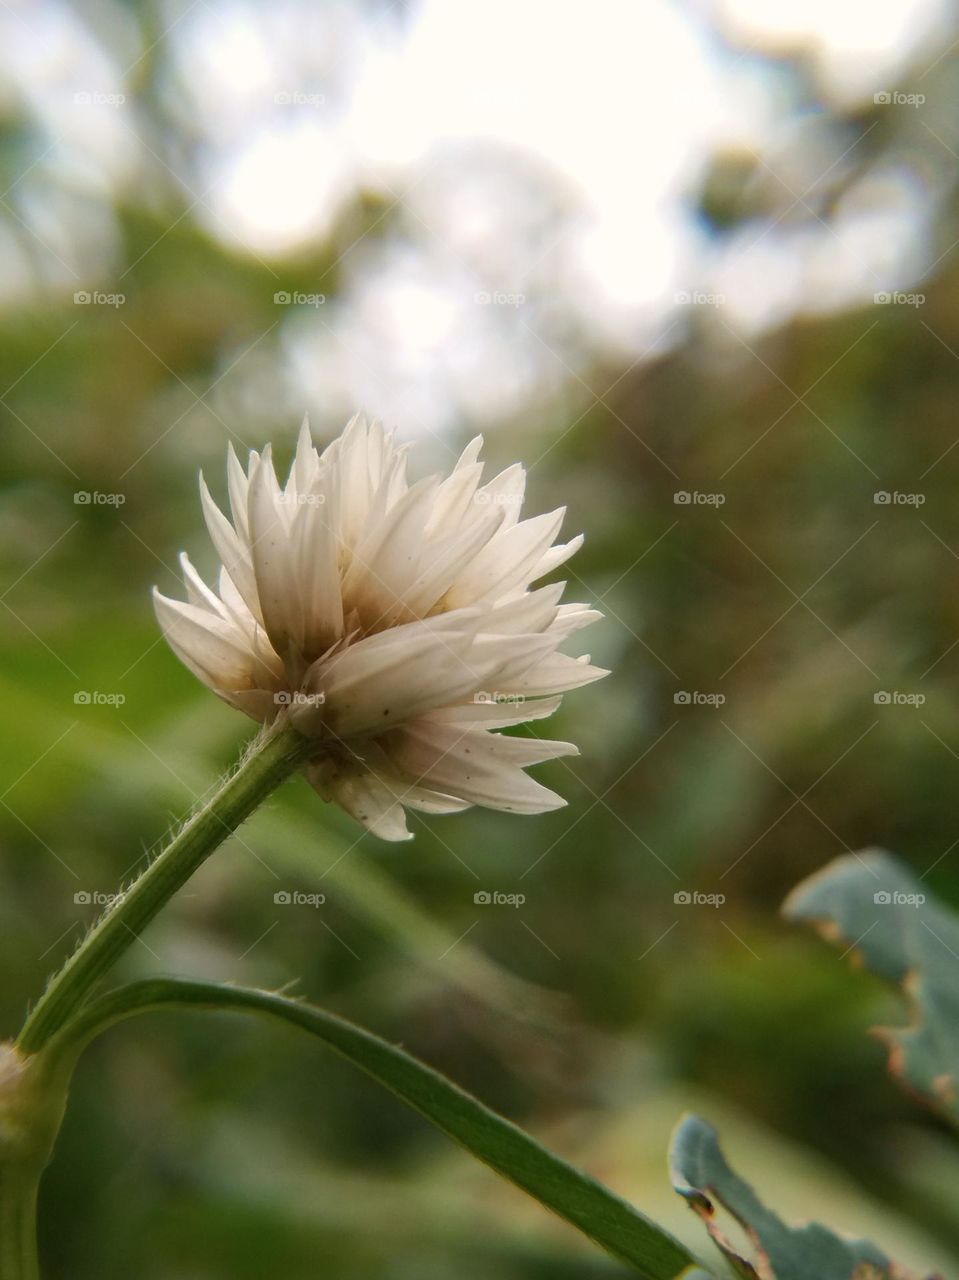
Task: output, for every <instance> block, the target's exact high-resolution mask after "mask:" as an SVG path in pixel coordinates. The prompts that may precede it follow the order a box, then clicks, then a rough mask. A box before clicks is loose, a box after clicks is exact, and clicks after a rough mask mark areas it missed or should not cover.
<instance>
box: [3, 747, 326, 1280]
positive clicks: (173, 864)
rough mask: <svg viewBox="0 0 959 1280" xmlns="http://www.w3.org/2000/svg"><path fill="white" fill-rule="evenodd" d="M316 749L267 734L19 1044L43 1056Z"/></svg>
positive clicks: (72, 969) (59, 980) (129, 895)
mask: <svg viewBox="0 0 959 1280" xmlns="http://www.w3.org/2000/svg"><path fill="white" fill-rule="evenodd" d="M310 750H311V744H310V741H309V739H307V738H304V737H302V736H301V735H300V734H298V733H297V732H296V731H295V730H293V729H288V728H283V729H271V730H267V731H266V732H265V733H263V734H261V735H260V737H259V738H257V739H256V740H255V741H254V743H253V745H252V747H251V748H250V750H249V752H248V753H247V755H246V756H245V757H244V759H243V760H242V761H241V763H240V765H239V767H238V768H237V770H236V771H235V772H234V773H233V774H231V775H230V777H228V778H227V779H226V780H225V781H224V782H223V783H221V785H220V786H219V787H218V789H217V790H216V792H215V793H214V794H213V796H212V797H211V798H210V799H209V800H208V801H206V802H205V803H204V804H202V805H201V806H200V807H199V808H198V809H197V810H196V811H195V812H194V813H193V815H192V816H191V817H190V818H189V820H188V821H187V822H186V823H185V824H184V826H183V827H181V828H180V830H179V831H178V832H177V834H176V835H175V836H174V837H173V839H172V840H171V841H170V843H169V844H168V845H167V846H166V848H165V849H164V850H163V851H162V853H160V854H159V855H158V856H157V857H156V858H155V859H154V861H153V862H151V863H150V865H149V866H148V867H147V869H146V870H145V871H144V872H142V874H141V875H140V877H139V878H138V879H137V880H136V881H134V883H133V885H132V886H131V888H129V889H128V890H127V891H126V892H125V893H124V894H123V896H122V897H121V898H119V899H118V900H117V901H116V902H115V903H114V904H113V905H112V906H111V907H110V908H109V910H108V911H107V912H106V913H105V915H103V916H102V917H101V918H100V920H99V921H98V922H97V924H96V925H95V926H94V927H93V929H92V930H91V931H90V932H89V933H88V934H87V936H86V937H85V938H84V940H83V942H82V943H81V944H80V946H79V947H78V948H77V950H76V951H75V952H74V953H73V955H72V956H71V957H70V959H69V960H68V961H67V962H66V964H65V965H64V966H63V968H62V969H61V970H60V972H59V973H58V974H57V975H56V976H55V977H54V978H53V979H52V980H51V982H50V984H49V986H48V987H47V989H46V991H45V992H44V993H43V995H42V996H41V997H40V999H39V1000H38V1002H37V1004H36V1006H35V1007H34V1009H33V1011H32V1013H31V1014H30V1016H29V1018H28V1019H27V1021H26V1022H25V1024H24V1026H23V1030H22V1031H21V1032H20V1037H19V1039H18V1040H17V1045H18V1047H19V1048H20V1049H21V1050H22V1051H23V1052H24V1053H37V1052H38V1051H39V1050H40V1049H42V1048H43V1046H44V1045H45V1044H46V1043H47V1041H48V1040H49V1039H50V1037H51V1036H52V1035H53V1034H54V1033H55V1032H56V1031H58V1030H59V1029H60V1027H62V1026H63V1024H64V1023H65V1022H66V1021H67V1019H68V1018H69V1017H70V1016H71V1014H73V1013H74V1012H75V1011H76V1010H77V1009H78V1008H79V1006H80V1004H81V1003H82V1001H83V1000H84V999H85V998H86V996H87V995H88V994H89V992H90V988H91V987H92V986H93V985H94V983H95V982H96V981H97V980H98V979H99V978H100V977H101V976H102V975H103V974H104V973H105V972H106V971H107V970H108V969H109V968H110V967H111V965H113V964H114V962H115V961H116V960H117V959H118V957H119V956H121V955H122V954H123V952H124V951H125V950H126V949H127V948H128V947H129V946H130V945H131V944H132V943H133V942H134V941H135V940H136V938H137V937H138V935H139V934H140V933H141V932H142V930H143V929H144V928H145V927H146V926H147V925H148V924H149V923H150V921H151V920H152V919H153V917H154V916H155V915H156V914H157V912H158V911H159V910H160V909H161V907H163V906H164V905H165V903H167V902H168V901H169V900H170V898H171V897H172V896H173V895H174V894H175V893H176V891H177V890H178V889H179V888H180V887H181V886H182V885H183V884H185V883H186V881H187V880H188V879H189V878H190V876H191V875H192V874H193V873H194V871H196V869H197V868H198V867H199V866H200V865H201V864H202V863H203V862H204V861H205V860H206V859H207V858H208V857H209V856H210V854H211V853H212V852H213V851H214V849H216V848H217V846H218V845H220V844H222V843H223V841H224V840H225V839H226V838H227V836H229V835H231V834H232V833H233V832H234V831H235V830H236V828H237V827H238V826H239V825H240V824H241V823H242V822H243V821H244V819H246V818H248V817H249V815H250V814H251V813H252V812H253V811H254V809H256V808H257V806H258V805H259V804H261V803H262V802H263V801H264V800H265V799H266V797H267V796H268V795H269V794H270V793H271V792H272V791H273V790H274V789H275V788H276V787H277V786H279V784H280V783H281V782H282V781H283V780H284V779H285V778H287V777H289V776H290V774H292V773H294V772H295V771H296V769H297V768H299V766H300V765H301V764H302V763H303V762H304V760H306V758H307V757H308V755H309V753H310ZM0 1280H6V1273H5V1272H0Z"/></svg>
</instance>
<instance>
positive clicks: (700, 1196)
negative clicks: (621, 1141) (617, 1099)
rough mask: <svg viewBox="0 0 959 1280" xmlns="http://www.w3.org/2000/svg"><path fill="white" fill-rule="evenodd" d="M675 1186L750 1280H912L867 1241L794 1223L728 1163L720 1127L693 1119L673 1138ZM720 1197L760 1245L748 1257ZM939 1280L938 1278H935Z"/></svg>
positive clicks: (737, 1270) (734, 1266)
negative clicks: (722, 1223) (721, 1212)
mask: <svg viewBox="0 0 959 1280" xmlns="http://www.w3.org/2000/svg"><path fill="white" fill-rule="evenodd" d="M670 1166H671V1170H672V1178H673V1186H674V1187H675V1188H676V1190H677V1191H678V1192H679V1194H680V1195H681V1196H683V1197H684V1198H685V1199H686V1201H687V1202H688V1203H689V1205H690V1206H691V1207H692V1208H693V1209H694V1210H695V1212H696V1213H698V1214H699V1216H700V1217H701V1218H702V1219H703V1221H704V1222H705V1223H706V1227H707V1230H708V1231H709V1234H710V1235H711V1236H712V1238H713V1240H714V1241H715V1243H716V1245H717V1246H718V1248H719V1249H720V1250H721V1252H722V1253H723V1255H724V1256H725V1258H726V1259H727V1261H728V1262H729V1265H730V1268H731V1270H732V1271H733V1272H734V1273H735V1274H736V1275H737V1276H745V1277H747V1280H908V1273H907V1272H905V1271H904V1270H902V1269H901V1268H900V1267H897V1266H896V1265H895V1263H892V1262H890V1261H889V1259H888V1258H887V1257H886V1256H885V1254H884V1253H883V1252H882V1251H881V1250H880V1249H878V1248H876V1246H875V1245H873V1244H870V1243H869V1242H868V1241H865V1240H844V1239H842V1238H841V1237H840V1236H837V1235H835V1234H834V1233H833V1232H832V1231H830V1230H828V1228H826V1227H823V1226H820V1225H819V1223H817V1222H811V1223H808V1224H806V1225H805V1226H802V1227H787V1226H786V1225H785V1223H784V1222H782V1220H781V1219H780V1218H778V1217H777V1216H776V1214H774V1213H773V1212H772V1211H771V1210H769V1209H767V1208H766V1206H765V1205H764V1204H763V1203H762V1201H761V1200H760V1199H759V1197H758V1196H757V1195H756V1193H755V1192H754V1191H753V1189H752V1187H750V1186H749V1184H748V1183H746V1182H743V1180H742V1179H741V1178H740V1177H739V1176H738V1175H737V1174H735V1173H734V1172H733V1170H732V1169H731V1168H730V1167H729V1165H728V1164H727V1163H726V1158H725V1156H724V1155H723V1153H722V1151H721V1149H720V1146H719V1139H718V1137H717V1135H716V1131H715V1129H713V1128H712V1126H711V1125H708V1124H706V1122H705V1121H704V1120H700V1119H699V1117H698V1116H685V1117H684V1118H683V1119H682V1120H681V1121H680V1123H679V1125H678V1127H677V1129H676V1132H675V1134H674V1135H673V1142H672V1151H671V1154H670ZM714 1202H718V1203H719V1204H720V1205H722V1206H723V1207H724V1208H725V1209H727V1210H728V1211H729V1212H730V1213H731V1214H732V1215H733V1217H734V1218H735V1219H736V1220H737V1222H739V1223H740V1225H741V1226H742V1227H743V1228H744V1229H745V1231H746V1234H747V1235H748V1237H749V1239H750V1241H751V1242H752V1245H753V1251H754V1256H753V1258H752V1259H747V1258H745V1257H743V1255H742V1254H741V1253H739V1252H738V1251H737V1249H736V1248H735V1247H734V1246H733V1244H732V1243H731V1241H730V1240H729V1239H728V1238H727V1236H726V1235H725V1234H724V1232H723V1231H722V1230H721V1228H720V1227H719V1226H718V1225H717V1222H716V1209H715V1205H714ZM930 1280H931V1278H930Z"/></svg>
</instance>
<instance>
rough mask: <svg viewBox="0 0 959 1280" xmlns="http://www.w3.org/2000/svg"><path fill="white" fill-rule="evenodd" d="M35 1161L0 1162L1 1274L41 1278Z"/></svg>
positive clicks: (18, 1279)
mask: <svg viewBox="0 0 959 1280" xmlns="http://www.w3.org/2000/svg"><path fill="white" fill-rule="evenodd" d="M39 1181H40V1170H39V1169H38V1168H36V1167H35V1166H34V1165H32V1164H31V1165H29V1166H26V1167H24V1166H21V1165H19V1164H0V1277H2V1278H3V1280H38V1277H39V1275H40V1271H39V1267H38V1264H37V1228H36V1220H37V1186H38V1184H39Z"/></svg>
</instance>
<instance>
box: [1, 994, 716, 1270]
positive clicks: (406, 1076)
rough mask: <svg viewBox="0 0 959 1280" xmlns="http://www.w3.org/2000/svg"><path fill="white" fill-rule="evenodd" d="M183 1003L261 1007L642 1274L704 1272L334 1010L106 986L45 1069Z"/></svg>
mask: <svg viewBox="0 0 959 1280" xmlns="http://www.w3.org/2000/svg"><path fill="white" fill-rule="evenodd" d="M191 1007H192V1008H194V1009H207V1010H213V1011H222V1010H236V1011H237V1012H241V1013H254V1014H261V1015H266V1016H268V1017H272V1018H274V1019H276V1020H278V1021H281V1022H286V1023H289V1024H291V1025H292V1026H294V1027H298V1028H299V1029H300V1030H301V1031H307V1032H309V1033H310V1034H311V1035H314V1036H316V1037H317V1038H318V1039H319V1040H321V1041H322V1042H323V1043H324V1044H326V1046H327V1047H328V1048H330V1049H332V1050H333V1051H334V1052H336V1053H338V1054H339V1055H340V1056H341V1057H342V1058H345V1059H346V1060H347V1061H349V1062H352V1063H353V1064H354V1066H357V1067H359V1068H360V1069H361V1070H362V1071H365V1072H366V1074H367V1075H369V1076H371V1077H372V1078H373V1079H374V1080H377V1081H378V1082H379V1083H380V1084H382V1085H384V1086H385V1087H386V1088H387V1089H390V1090H391V1091H392V1092H393V1093H394V1094H395V1095H396V1096H397V1097H398V1098H400V1099H402V1101H403V1102H405V1103H406V1104H407V1105H408V1106H410V1107H412V1108H413V1109H414V1110H416V1111H418V1112H419V1113H420V1115H422V1116H424V1117H425V1118H426V1119H427V1120H429V1121H430V1122H431V1123H432V1124H434V1125H435V1126H436V1127H437V1128H438V1129H440V1130H442V1132H443V1133H445V1134H447V1135H448V1136H449V1137H450V1138H452V1139H453V1140H454V1141H455V1142H458V1143H459V1144H460V1145H461V1146H462V1147H465V1148H466V1150H467V1151H469V1152H470V1153H471V1154H472V1155H474V1156H475V1157H476V1158H477V1159H479V1160H482V1161H483V1162H484V1163H485V1164H487V1165H489V1167H490V1168H491V1169H494V1170H495V1171H496V1172H497V1173H499V1174H500V1175H501V1176H502V1177H504V1178H508V1179H509V1180H510V1181H511V1182H512V1183H513V1184H514V1185H515V1186H517V1187H520V1188H522V1190H523V1191H526V1192H527V1193H528V1194H529V1195H531V1196H534V1197H535V1198H536V1199H537V1200H539V1201H540V1203H541V1204H543V1205H545V1206H546V1207H547V1208H549V1209H551V1210H552V1211H553V1212H554V1213H557V1214H559V1216H560V1217H561V1218H564V1219H565V1220H566V1221H567V1222H569V1223H571V1224H572V1225H573V1226H574V1227H576V1228H577V1229H578V1230H580V1231H582V1232H583V1233H584V1234H585V1235H587V1236H588V1237H589V1238H590V1239H592V1240H594V1241H595V1242H596V1243H597V1244H598V1245H600V1246H601V1247H602V1248H603V1249H605V1250H606V1251H607V1252H608V1253H610V1254H611V1255H612V1256H613V1257H615V1258H617V1259H618V1260H619V1261H620V1262H625V1263H627V1264H628V1265H630V1266H631V1267H632V1268H633V1269H634V1271H637V1272H638V1273H639V1275H640V1276H641V1277H643V1278H644V1280H712V1277H710V1276H709V1274H708V1273H707V1272H705V1271H703V1270H701V1269H700V1268H699V1267H698V1266H697V1264H696V1259H695V1258H694V1257H693V1255H692V1254H691V1253H690V1252H689V1251H688V1249H686V1248H685V1246H684V1245H682V1244H680V1242H679V1241H678V1240H675V1239H674V1238H673V1237H672V1236H671V1235H670V1234H669V1233H668V1232H666V1231H664V1230H663V1228H662V1227H660V1226H658V1225H657V1224H656V1223H655V1222H653V1221H651V1220H650V1219H649V1218H647V1217H646V1216H645V1215H644V1214H642V1213H640V1211H639V1210H638V1209H636V1208H634V1207H633V1206H632V1205H631V1204H627V1202H626V1201H624V1200H621V1199H620V1198H619V1197H618V1196H617V1195H615V1194H614V1193H613V1192H612V1191H610V1190H608V1188H606V1187H604V1186H603V1185H602V1184H601V1183H599V1182H597V1181H595V1180H594V1179H593V1178H591V1177H589V1176H588V1175H587V1174H585V1173H583V1172H582V1171H581V1170H579V1169H576V1168H575V1167H574V1166H572V1165H570V1164H567V1162H566V1161H565V1160H563V1159H562V1158H561V1157H559V1156H557V1155H554V1154H553V1152H551V1151H550V1150H548V1149H547V1148H546V1147H544V1146H542V1145H541V1144H540V1143H539V1142H537V1141H536V1139H535V1138H533V1137H532V1136H531V1135H530V1134H528V1133H525V1132H524V1131H523V1130H522V1129H520V1128H518V1127H517V1126H516V1125H514V1124H512V1123H511V1122H510V1121H509V1120H506V1119H505V1118H504V1117H503V1116H500V1115H497V1114H496V1112H495V1111H492V1110H490V1108H489V1107H487V1106H485V1105H484V1104H483V1103H482V1102H480V1101H479V1099H478V1098H474V1097H473V1096H472V1095H471V1094H468V1093H466V1092H465V1090H463V1089H461V1088H459V1086H458V1085H455V1084H454V1083H453V1082H452V1081H451V1080H447V1079H446V1077H445V1076H442V1075H440V1074H439V1072H437V1071H435V1070H433V1068H432V1067H429V1066H427V1065H426V1063H423V1062H419V1061H418V1060H417V1059H416V1058H414V1057H412V1056H411V1055H410V1054H408V1053H406V1052H405V1051H404V1050H403V1049H400V1048H398V1047H397V1046H395V1045H391V1044H389V1043H387V1041H385V1040H381V1039H380V1038H379V1036H376V1035H373V1034H372V1033H371V1032H369V1031H365V1030H364V1029H363V1028H362V1027H358V1026H356V1025H355V1024H354V1023H351V1022H347V1021H346V1020H345V1019H344V1018H340V1017H337V1015H336V1014H333V1013H328V1012H327V1011H326V1010H324V1009H319V1008H317V1007H316V1006H314V1005H308V1004H304V1003H302V1002H301V1001H298V1000H291V999H289V998H288V997H285V996H281V995H278V994H276V993H274V992H269V991H256V990H251V989H250V988H247V987H228V986H221V985H219V984H217V983H211V982H188V981H184V980H180V979H170V978H166V979H164V978H155V979H151V980H148V981H145V982H135V983H131V984H130V985H129V986H126V987H120V988H119V989H118V990H116V991H108V992H106V993H105V994H103V995H101V996H98V997H97V999H96V1000H91V1001H90V1003H89V1004H87V1005H86V1006H85V1007H84V1008H83V1010H82V1011H81V1012H80V1013H79V1014H78V1015H77V1017H76V1018H74V1019H73V1020H72V1021H71V1022H70V1023H69V1025H68V1026H66V1027H64V1028H63V1030H62V1031H61V1032H60V1033H59V1034H58V1035H57V1036H56V1038H55V1039H54V1040H52V1041H51V1042H50V1044H49V1045H48V1046H47V1049H46V1051H45V1057H46V1058H47V1068H48V1070H49V1071H50V1073H51V1078H52V1079H53V1080H55V1081H60V1082H62V1083H63V1087H64V1088H65V1087H66V1084H65V1082H66V1081H67V1080H68V1079H69V1075H70V1072H71V1071H72V1070H73V1066H74V1064H75V1062H76V1060H77V1057H78V1056H79V1054H80V1053H81V1052H82V1051H83V1049H84V1047H85V1046H86V1045H87V1044H89V1042H90V1041H91V1040H92V1039H93V1038H94V1036H97V1035H99V1034H100V1033H101V1032H102V1031H105V1030H106V1029H107V1028H108V1027H111V1026H113V1025H114V1024H115V1023H117V1022H121V1021H123V1020H124V1019H126V1018H130V1017H133V1016H135V1015H137V1014H141V1013H147V1012H150V1011H152V1010H158V1009H177V1008H191ZM0 1280H2V1277H0Z"/></svg>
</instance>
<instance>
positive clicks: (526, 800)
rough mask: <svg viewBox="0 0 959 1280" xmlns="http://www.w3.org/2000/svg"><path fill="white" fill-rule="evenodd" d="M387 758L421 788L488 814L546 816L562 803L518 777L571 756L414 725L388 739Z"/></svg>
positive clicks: (557, 748)
mask: <svg viewBox="0 0 959 1280" xmlns="http://www.w3.org/2000/svg"><path fill="white" fill-rule="evenodd" d="M390 738H391V741H390V745H389V747H388V750H389V754H390V756H391V758H392V759H393V760H394V761H395V763H396V766H397V768H399V769H400V770H402V772H404V773H407V774H409V775H410V776H411V777H413V778H416V779H417V780H418V781H420V782H421V783H424V784H425V785H427V786H429V787H431V788H435V789H436V790H438V791H442V792H445V793H448V794H450V795H454V796H459V797H461V798H462V799H463V800H468V801H470V802H471V803H473V804H479V805H483V806H484V807H485V808H488V809H503V810H506V811H508V812H512V813H545V812H547V810H550V809H560V808H562V807H563V806H564V805H565V803H566V801H565V800H563V799H562V797H560V796H558V795H557V794H556V793H555V792H553V791H550V790H549V789H548V788H547V787H544V786H541V785H540V783H538V782H536V781H534V779H532V778H530V777H528V776H527V775H526V774H525V773H523V769H524V767H526V766H527V765H530V764H536V763H538V762H539V761H541V760H550V759H553V758H555V757H557V756H563V755H575V754H576V748H575V747H574V746H573V745H572V744H571V743H568V742H542V741H540V740H538V739H529V738H507V737H504V736H503V735H501V734H496V733H487V732H486V731H485V730H473V731H466V732H464V731H463V730H462V729H460V728H459V727H458V726H455V725H441V724H432V723H425V722H423V721H415V722H414V723H412V724H410V725H407V726H406V727H405V728H403V729H397V730H396V732H395V733H394V734H392V735H390Z"/></svg>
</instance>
